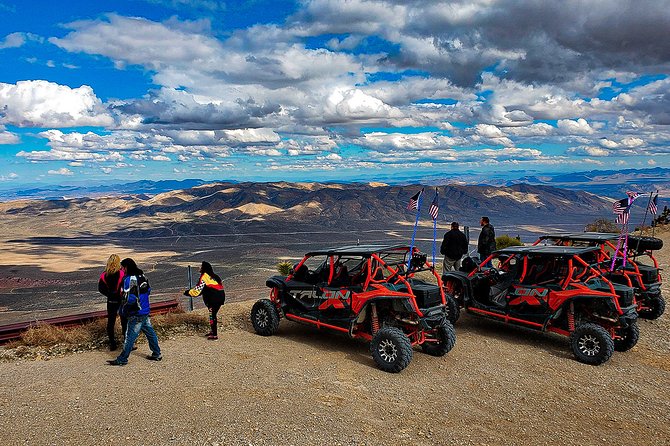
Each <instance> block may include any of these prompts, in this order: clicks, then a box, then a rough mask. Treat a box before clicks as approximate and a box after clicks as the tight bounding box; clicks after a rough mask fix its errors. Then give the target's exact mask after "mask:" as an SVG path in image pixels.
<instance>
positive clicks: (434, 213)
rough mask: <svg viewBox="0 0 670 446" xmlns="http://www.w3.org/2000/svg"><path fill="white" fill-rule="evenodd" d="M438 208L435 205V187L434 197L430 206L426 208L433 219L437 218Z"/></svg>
mask: <svg viewBox="0 0 670 446" xmlns="http://www.w3.org/2000/svg"><path fill="white" fill-rule="evenodd" d="M438 209H439V206H438V205H437V189H435V198H433V202H432V203H430V207H429V208H428V213H429V214H430V216H431V217H433V220H437V211H438Z"/></svg>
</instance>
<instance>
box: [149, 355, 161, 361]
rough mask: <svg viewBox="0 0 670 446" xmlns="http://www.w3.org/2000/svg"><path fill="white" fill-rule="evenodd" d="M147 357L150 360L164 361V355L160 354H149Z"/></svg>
mask: <svg viewBox="0 0 670 446" xmlns="http://www.w3.org/2000/svg"><path fill="white" fill-rule="evenodd" d="M147 359H148V360H149V361H162V360H163V355H158V356H155V355H149V356H147Z"/></svg>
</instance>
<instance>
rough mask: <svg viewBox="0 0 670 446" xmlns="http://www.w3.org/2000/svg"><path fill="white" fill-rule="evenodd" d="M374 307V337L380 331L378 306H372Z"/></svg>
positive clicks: (372, 320) (372, 321)
mask: <svg viewBox="0 0 670 446" xmlns="http://www.w3.org/2000/svg"><path fill="white" fill-rule="evenodd" d="M371 306H372V319H371V323H372V334H373V335H374V334H375V333H377V332H378V331H379V318H378V317H377V305H376V304H371Z"/></svg>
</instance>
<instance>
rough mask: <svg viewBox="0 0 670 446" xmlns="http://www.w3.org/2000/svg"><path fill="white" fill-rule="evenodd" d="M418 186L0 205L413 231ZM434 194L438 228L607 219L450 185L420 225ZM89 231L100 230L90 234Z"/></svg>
mask: <svg viewBox="0 0 670 446" xmlns="http://www.w3.org/2000/svg"><path fill="white" fill-rule="evenodd" d="M419 190H420V187H419V186H416V185H411V186H400V185H387V184H383V183H354V184H322V183H211V184H201V185H197V186H194V187H190V188H186V189H180V190H175V191H169V192H163V193H159V194H156V195H148V194H126V195H114V196H109V197H86V198H72V199H54V200H18V201H12V202H6V203H2V204H1V205H0V212H1V213H4V214H6V215H8V216H9V215H13V216H20V215H33V216H36V217H48V216H49V215H52V214H53V215H59V216H60V217H59V218H63V217H62V216H63V215H64V214H65V215H66V216H68V218H70V219H72V220H73V221H77V222H83V221H86V220H91V222H92V223H91V225H94V223H93V222H95V220H96V219H102V218H103V217H104V218H107V219H112V218H113V219H114V220H115V221H116V222H118V224H115V225H114V227H115V229H113V228H112V227H111V226H110V233H108V234H109V235H119V236H121V235H123V236H129V235H130V236H154V237H155V236H179V235H194V234H214V233H221V232H222V231H225V232H226V233H231V231H232V232H235V231H243V232H247V231H249V230H250V229H253V230H258V231H262V232H263V233H272V231H276V230H278V228H281V230H283V231H287V230H291V228H292V227H296V228H298V227H300V228H301V229H304V228H306V227H309V228H311V229H317V228H322V229H327V230H331V231H332V230H339V231H348V230H361V229H376V228H389V227H391V226H394V225H395V226H397V225H398V224H399V225H401V226H404V227H407V226H411V225H412V224H413V222H414V219H415V215H416V213H415V211H413V210H408V209H407V205H408V202H409V199H410V197H411V196H413V195H414V194H416V193H417V192H418V191H419ZM436 191H437V193H438V194H439V195H438V204H439V217H438V221H439V223H440V224H446V223H448V222H450V221H452V220H458V221H461V222H470V224H473V223H474V224H476V223H477V222H478V221H479V217H480V216H482V215H488V216H489V217H491V220H492V222H496V223H498V224H517V225H521V224H527V225H533V224H534V225H552V224H560V223H579V224H585V223H586V222H590V221H593V220H595V219H597V218H603V217H605V218H613V214H612V211H611V204H612V200H609V199H606V198H603V197H599V196H596V195H593V194H591V193H588V192H582V191H572V190H566V189H560V188H555V187H551V186H534V185H528V184H516V185H512V186H466V185H449V186H437V187H435V188H433V187H430V188H427V189H426V190H425V192H424V194H423V199H422V203H421V212H420V216H421V221H422V223H423V224H429V222H430V217H429V216H428V207H429V205H430V203H431V201H432V200H433V198H434V196H435V195H434V194H435V192H436ZM89 232H91V233H93V232H98V229H97V228H93V227H92V228H91V229H90V230H89Z"/></svg>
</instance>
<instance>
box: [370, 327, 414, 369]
mask: <svg viewBox="0 0 670 446" xmlns="http://www.w3.org/2000/svg"><path fill="white" fill-rule="evenodd" d="M370 353H372V359H374V361H375V363H376V364H377V367H379V368H380V369H382V370H383V371H385V372H390V373H398V372H400V371H401V370H403V369H404V368H405V367H407V366H408V365H409V363H410V361H411V360H412V356H413V354H414V352H413V351H412V343H411V342H410V341H409V338H407V336H405V333H403V331H402V330H401V329H399V328H396V327H384V328H382V329H381V330H379V331H378V332H377V333H375V335H374V336H373V337H372V341H371V342H370Z"/></svg>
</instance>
